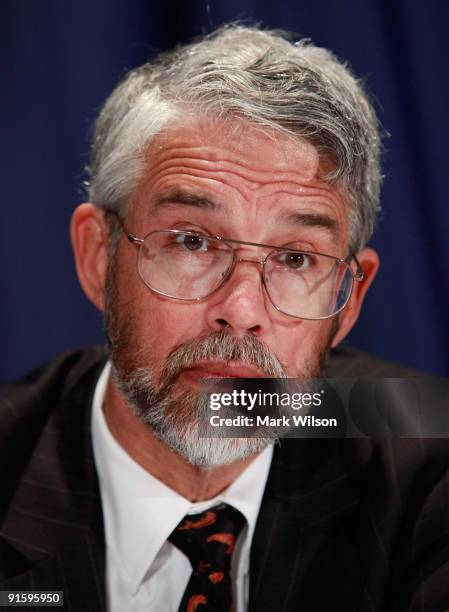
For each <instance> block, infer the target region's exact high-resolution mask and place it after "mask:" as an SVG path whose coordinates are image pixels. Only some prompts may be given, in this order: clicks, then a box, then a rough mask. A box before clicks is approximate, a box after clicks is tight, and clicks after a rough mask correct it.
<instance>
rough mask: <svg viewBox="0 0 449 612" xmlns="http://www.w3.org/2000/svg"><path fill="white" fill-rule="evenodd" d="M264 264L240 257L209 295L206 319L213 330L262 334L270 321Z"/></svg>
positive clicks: (240, 333)
mask: <svg viewBox="0 0 449 612" xmlns="http://www.w3.org/2000/svg"><path fill="white" fill-rule="evenodd" d="M262 274H263V265H262V262H261V261H260V260H258V259H250V258H239V259H237V261H236V263H235V266H234V269H233V271H232V273H231V275H230V277H229V278H228V279H227V281H226V283H225V284H224V285H223V286H222V287H221V288H220V289H219V290H218V291H217V292H216V293H215V294H213V295H212V296H211V298H210V307H209V309H208V312H207V321H208V323H209V326H210V327H211V329H213V330H214V331H219V330H221V329H223V328H225V327H226V328H228V330H229V331H233V332H234V334H235V335H237V336H244V335H245V334H247V333H248V332H251V333H252V334H255V335H257V336H261V335H264V334H265V332H266V331H267V330H268V328H269V327H270V325H271V322H270V316H269V310H268V309H269V308H270V307H271V304H270V303H269V298H268V296H267V294H266V292H265V290H264V287H263V280H262Z"/></svg>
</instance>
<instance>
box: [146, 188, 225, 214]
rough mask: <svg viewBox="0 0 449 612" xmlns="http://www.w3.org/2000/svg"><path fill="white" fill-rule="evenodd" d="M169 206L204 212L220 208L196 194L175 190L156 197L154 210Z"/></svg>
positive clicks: (217, 204) (208, 199) (219, 205)
mask: <svg viewBox="0 0 449 612" xmlns="http://www.w3.org/2000/svg"><path fill="white" fill-rule="evenodd" d="M170 205H175V206H176V205H180V206H193V207H196V208H202V209H206V210H220V209H221V208H222V206H221V204H219V203H218V202H214V200H211V199H210V198H206V197H204V196H201V195H198V194H196V193H191V192H190V191H184V190H182V189H176V190H174V191H169V192H168V193H162V194H159V195H157V196H156V201H155V204H154V210H155V211H156V210H159V209H160V208H163V207H165V206H170Z"/></svg>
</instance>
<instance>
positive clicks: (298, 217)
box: [154, 189, 339, 238]
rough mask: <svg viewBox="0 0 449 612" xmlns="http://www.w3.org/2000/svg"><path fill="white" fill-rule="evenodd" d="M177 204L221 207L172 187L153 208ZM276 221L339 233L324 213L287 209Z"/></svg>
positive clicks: (158, 197)
mask: <svg viewBox="0 0 449 612" xmlns="http://www.w3.org/2000/svg"><path fill="white" fill-rule="evenodd" d="M177 205H179V206H192V207H194V208H200V209H203V210H214V211H219V210H222V209H223V207H222V205H221V204H219V203H218V202H216V201H214V200H211V199H210V198H207V197H205V196H202V195H198V194H196V193H193V192H190V191H185V190H183V189H174V190H173V191H169V192H167V193H161V194H158V195H157V196H156V200H155V204H154V210H155V211H157V210H159V209H161V208H164V207H166V206H177ZM278 221H284V222H287V223H290V224H293V225H299V226H301V227H317V228H321V229H324V230H326V231H327V232H328V233H329V234H330V235H331V236H332V238H337V237H338V235H339V224H338V223H337V221H336V220H335V219H334V218H333V217H331V216H329V215H326V214H321V213H301V212H291V211H287V212H283V213H282V214H281V215H279V217H278Z"/></svg>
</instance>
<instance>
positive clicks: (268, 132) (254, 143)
mask: <svg viewBox="0 0 449 612" xmlns="http://www.w3.org/2000/svg"><path fill="white" fill-rule="evenodd" d="M186 146H190V147H192V149H194V148H198V149H199V148H200V147H202V151H203V152H204V154H206V155H207V157H208V159H209V160H210V161H211V162H220V161H221V160H223V159H226V157H227V155H232V156H233V157H235V161H236V162H240V163H242V164H244V165H245V166H247V165H249V163H250V162H253V163H254V164H255V165H256V167H257V169H258V170H260V171H261V172H263V171H268V172H270V171H276V172H277V173H279V172H282V171H283V170H287V171H291V170H292V166H293V164H292V161H293V160H294V161H295V162H296V164H295V169H296V171H297V172H298V173H299V174H301V176H303V177H304V178H305V179H308V180H311V179H313V178H317V179H322V180H325V177H326V175H327V174H328V173H329V172H330V170H331V169H333V168H332V166H333V165H332V162H331V161H330V160H329V158H328V157H326V156H325V155H323V154H321V155H320V154H319V153H318V151H317V149H316V148H315V146H314V145H313V144H311V143H310V142H308V141H307V140H306V139H305V138H302V137H300V136H293V135H291V134H288V133H287V132H286V131H283V130H281V129H280V128H279V129H276V128H273V127H271V126H267V125H259V124H256V123H250V122H249V121H247V120H245V119H241V118H236V117H214V116H209V117H207V118H198V117H195V116H191V117H189V118H188V120H185V121H182V122H181V121H177V122H176V123H175V124H174V125H170V126H167V127H165V128H164V129H163V130H161V131H160V132H159V133H158V134H157V135H156V136H155V137H154V138H153V140H152V141H151V143H150V144H149V145H148V147H147V150H146V162H147V169H148V170H151V165H152V163H155V162H157V159H158V156H160V155H163V154H164V153H166V152H167V151H168V150H169V149H173V148H174V149H176V148H178V149H179V150H180V151H181V150H182V149H183V148H184V147H186ZM267 152H269V154H268V155H267Z"/></svg>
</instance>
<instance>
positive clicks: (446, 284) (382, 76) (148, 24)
mask: <svg viewBox="0 0 449 612" xmlns="http://www.w3.org/2000/svg"><path fill="white" fill-rule="evenodd" d="M236 18H239V19H243V20H248V21H259V22H262V23H263V24H264V25H267V26H271V27H280V28H286V29H289V30H293V31H295V32H296V33H298V34H299V35H300V36H305V37H309V38H312V40H313V41H314V42H315V43H316V44H318V45H321V46H325V47H329V48H330V49H332V50H333V51H334V52H335V53H336V54H337V55H338V56H340V57H341V58H343V59H346V60H348V61H349V63H350V64H351V65H352V67H353V69H354V71H355V73H356V74H357V75H358V76H364V77H365V78H366V82H367V84H368V87H369V89H370V90H371V92H372V94H373V96H374V98H375V100H376V104H377V111H378V113H379V115H380V119H381V121H382V123H383V126H384V128H385V129H386V130H387V131H388V132H389V133H390V135H391V137H390V138H389V139H388V140H387V141H386V143H385V144H386V147H387V149H388V150H387V152H386V155H385V159H384V166H383V169H384V173H385V174H386V179H385V183H384V188H383V195H382V203H383V207H384V212H383V216H382V219H381V221H380V223H379V224H378V228H377V233H376V237H375V238H374V239H373V241H372V245H373V246H375V247H376V248H377V249H378V251H379V253H380V255H381V258H382V267H381V270H380V273H379V276H378V278H377V279H376V282H375V285H374V286H373V288H372V289H371V290H370V293H369V296H368V299H367V302H366V304H365V307H364V310H363V313H362V316H361V319H360V321H359V323H358V324H357V327H356V329H355V330H354V331H353V332H352V333H351V336H350V338H349V340H348V343H350V344H352V345H354V346H357V347H359V348H362V349H365V350H369V351H371V352H373V353H375V354H377V355H379V356H381V357H384V358H388V359H391V360H395V361H399V362H402V363H405V364H408V365H411V366H415V367H418V368H421V369H423V370H427V371H430V372H435V373H439V374H446V375H447V374H448V373H449V350H448V338H449V249H448V235H449V206H448V194H449V167H448V166H449V163H448V160H449V155H448V142H449V138H448V137H449V113H448V100H449V77H448V67H447V66H448V57H449V36H448V26H449V3H448V2H447V1H446V0H441V1H437V0H428V1H426V2H422V1H416V2H415V1H410V0H409V1H396V2H390V1H386V0H385V1H384V0H362V1H361V0H353V1H349V0H347V1H342V0H340V1H339V0H334V1H332V0H304V1H303V0H278V1H277V2H274V1H273V0H271V1H262V0H259V1H256V0H253V1H249V0H248V1H243V0H239V1H238V2H237V1H231V0H228V1H227V2H221V1H218V0H210V2H209V3H207V2H206V0H201V1H200V0H189V1H186V2H179V3H178V2H175V1H174V0H166V1H164V2H162V1H161V0H154V1H149V0H146V1H144V0H132V1H128V2H126V1H124V0H121V1H119V0H115V1H114V0H90V1H87V0H77V1H76V2H75V1H74V0H64V1H62V0H54V1H53V0H39V2H36V1H34V0H3V2H2V3H1V5H0V28H1V32H0V58H1V70H0V73H1V77H0V78H1V102H0V127H1V134H2V137H1V140H0V142H1V160H0V161H1V163H0V172H1V194H2V201H1V215H0V261H1V268H0V271H1V274H0V304H1V314H0V340H1V344H0V380H9V379H12V378H14V377H16V376H18V375H20V374H22V373H24V372H25V371H27V370H28V369H29V368H31V367H32V366H35V365H37V364H39V363H40V362H42V361H43V360H46V359H49V358H51V357H52V356H53V355H55V354H57V353H58V352H61V351H63V350H66V349H69V348H72V347H77V346H80V345H84V344H89V343H91V342H102V341H103V335H102V328H101V318H100V316H99V315H98V314H97V313H96V312H95V310H94V308H93V307H92V306H91V305H90V304H89V303H88V302H87V300H86V298H85V297H84V295H83V294H82V292H81V290H80V289H79V287H78V283H77V280H76V277H75V271H74V265H73V262H72V255H71V250H70V245H69V233H68V227H69V220H70V215H71V213H72V211H73V209H74V207H75V205H76V204H77V203H79V202H80V201H82V196H81V194H80V185H81V183H82V180H83V178H84V175H83V168H84V166H85V164H86V162H87V155H86V154H87V151H88V136H89V128H90V125H91V123H92V121H93V120H94V118H95V116H96V114H97V112H98V110H99V108H100V106H101V104H102V102H103V101H104V99H105V98H106V97H107V95H108V94H109V93H110V91H111V90H112V88H113V86H114V85H115V83H116V82H117V80H118V79H119V78H120V77H121V76H122V75H123V73H124V71H125V70H127V69H130V68H132V67H134V66H136V65H137V64H139V63H142V62H144V61H145V60H146V59H147V58H148V57H149V56H150V55H151V54H152V53H153V52H154V51H157V50H160V49H165V48H167V47H170V46H172V45H173V44H175V43H176V42H177V41H182V40H187V39H189V38H191V37H192V36H194V35H197V34H200V33H202V32H208V31H210V30H211V29H213V28H215V27H216V26H218V25H220V24H221V23H223V22H225V21H228V20H230V19H236Z"/></svg>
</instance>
